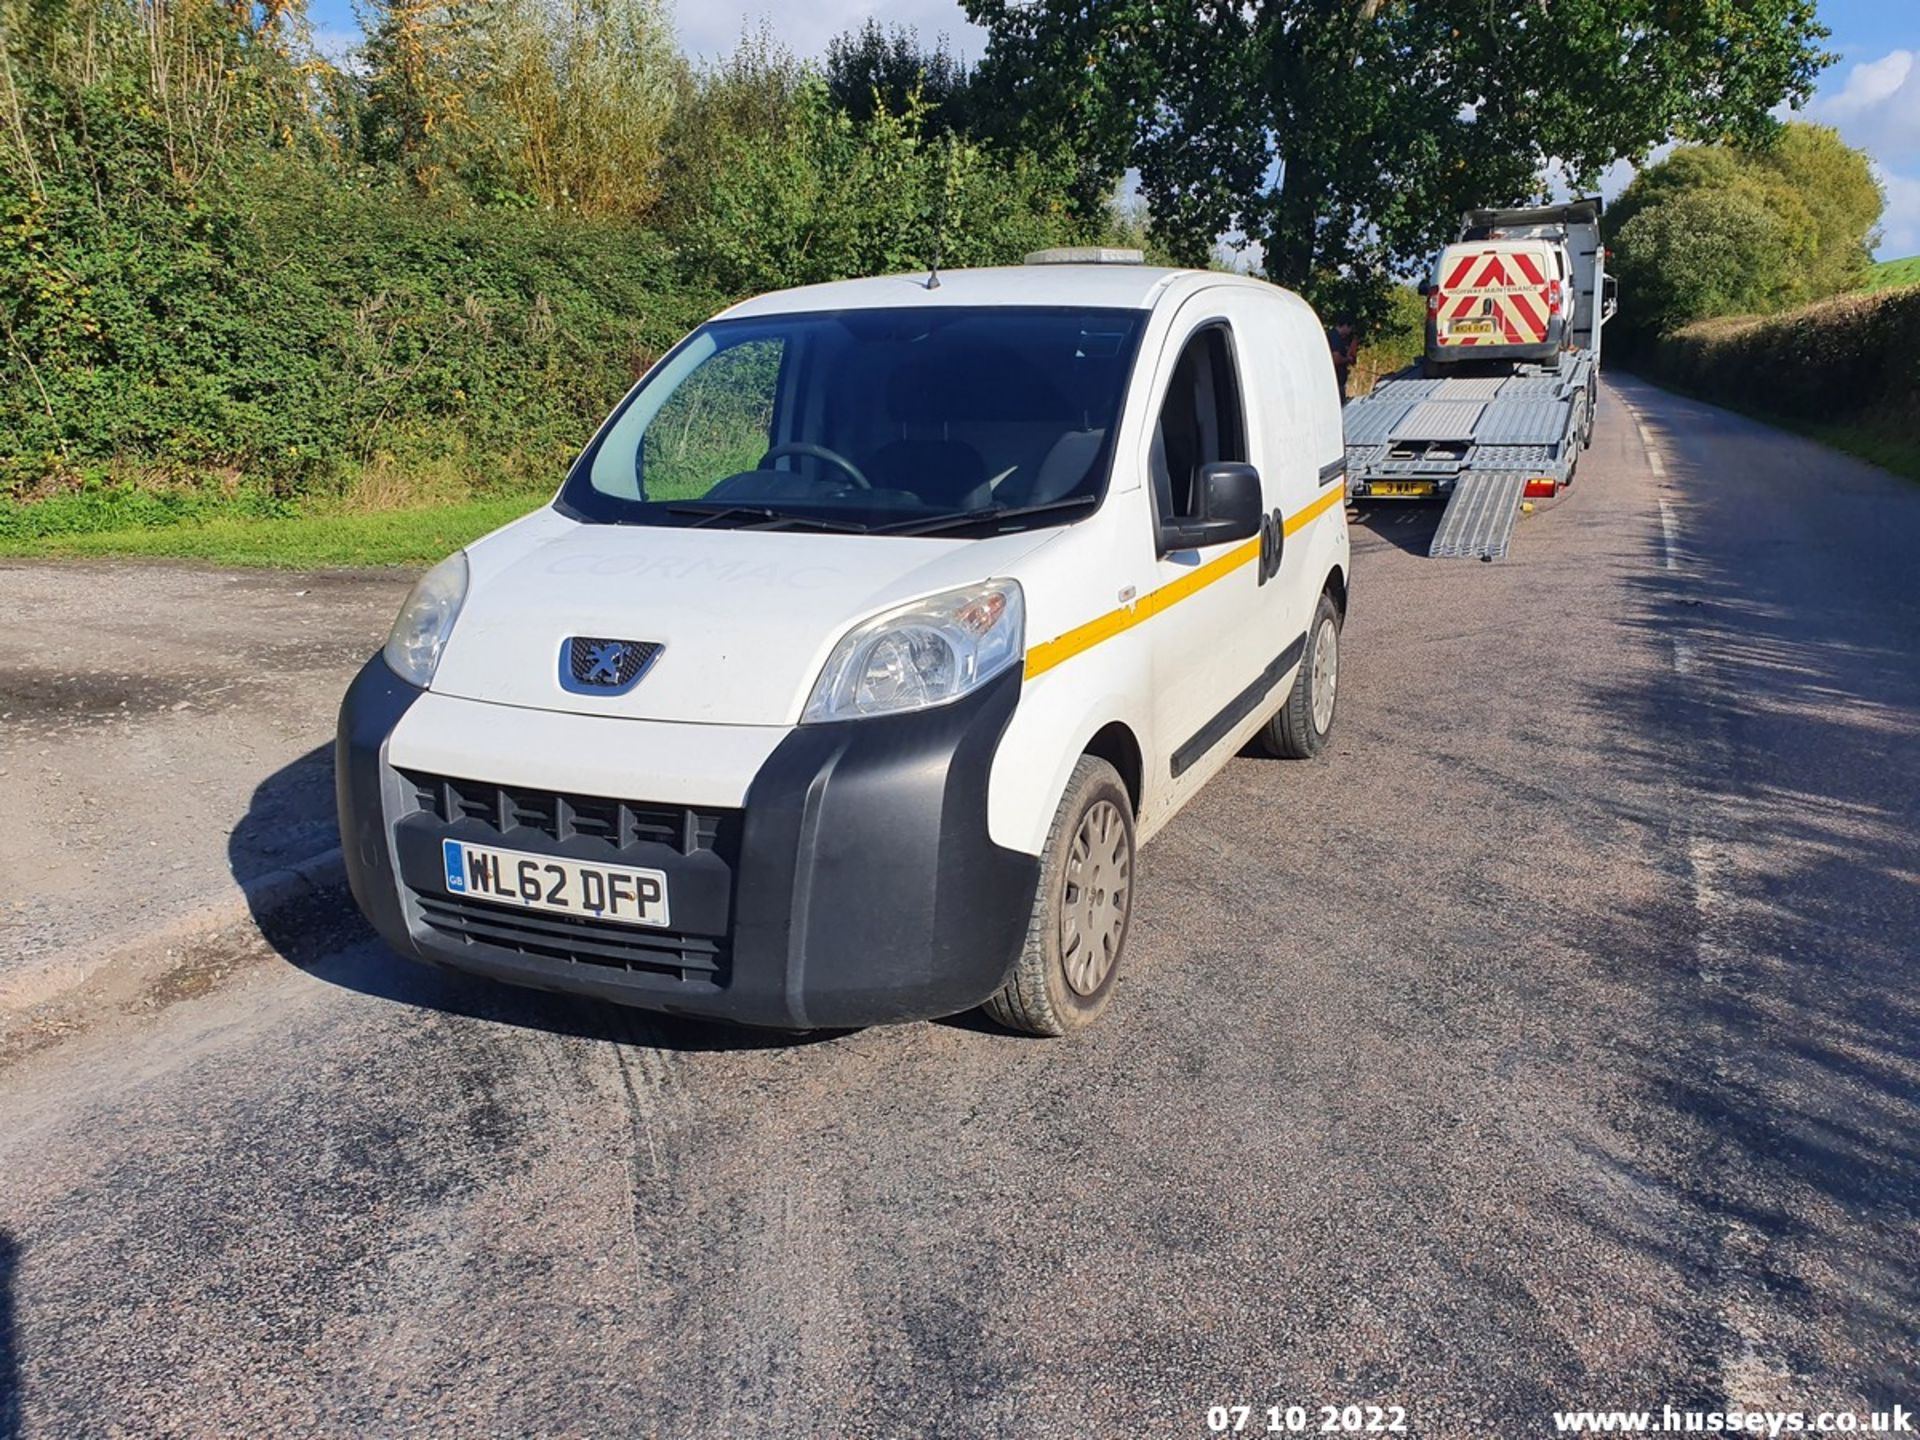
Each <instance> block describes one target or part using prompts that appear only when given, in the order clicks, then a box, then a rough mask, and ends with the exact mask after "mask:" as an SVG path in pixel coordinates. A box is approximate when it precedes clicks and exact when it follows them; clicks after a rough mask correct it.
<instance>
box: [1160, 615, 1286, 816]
mask: <svg viewBox="0 0 1920 1440" xmlns="http://www.w3.org/2000/svg"><path fill="white" fill-rule="evenodd" d="M1306 650H1307V637H1306V636H1305V635H1301V636H1299V637H1298V638H1296V639H1295V640H1294V642H1293V643H1292V644H1291V645H1289V646H1287V648H1286V649H1284V650H1282V651H1281V652H1280V655H1279V658H1278V659H1276V660H1275V661H1274V662H1273V663H1272V664H1271V665H1269V666H1267V668H1266V669H1264V670H1262V671H1261V672H1260V678H1259V679H1257V680H1255V681H1254V682H1253V684H1251V685H1249V686H1248V687H1247V688H1246V689H1244V690H1242V691H1241V692H1240V693H1239V694H1238V695H1236V696H1234V697H1233V699H1232V700H1230V701H1228V702H1227V708H1226V709H1224V710H1222V711H1221V712H1220V713H1219V714H1218V715H1216V716H1214V717H1213V718H1212V719H1211V720H1209V721H1207V723H1206V724H1204V725H1202V726H1201V727H1200V730H1199V733H1198V734H1196V735H1195V736H1194V737H1193V738H1192V739H1191V740H1189V741H1187V743H1186V744H1184V745H1182V746H1181V747H1180V748H1179V749H1178V750H1176V751H1174V752H1173V775H1174V778H1175V779H1176V780H1177V779H1179V778H1180V776H1181V775H1182V774H1183V773H1184V772H1185V771H1187V770H1188V769H1190V768H1191V767H1192V765H1193V763H1194V761H1196V760H1198V759H1199V758H1200V757H1201V756H1202V755H1205V754H1206V753H1207V752H1208V751H1209V750H1211V749H1212V748H1213V747H1214V746H1216V745H1218V744H1219V743H1220V742H1221V741H1222V740H1224V739H1226V738H1227V735H1228V733H1229V732H1231V731H1232V729H1233V727H1234V726H1236V725H1238V724H1239V723H1240V722H1241V721H1242V720H1244V719H1246V718H1247V716H1249V715H1251V714H1252V713H1253V712H1254V710H1255V709H1256V708H1257V707H1258V706H1259V704H1260V702H1261V701H1262V700H1264V699H1266V698H1267V696H1268V695H1270V694H1272V693H1273V687H1274V686H1276V685H1278V684H1279V683H1280V682H1281V681H1282V680H1284V679H1285V678H1286V676H1287V672H1288V671H1289V670H1291V669H1293V667H1294V666H1296V665H1298V664H1299V663H1300V657H1301V656H1302V655H1304V654H1305V653H1306Z"/></svg>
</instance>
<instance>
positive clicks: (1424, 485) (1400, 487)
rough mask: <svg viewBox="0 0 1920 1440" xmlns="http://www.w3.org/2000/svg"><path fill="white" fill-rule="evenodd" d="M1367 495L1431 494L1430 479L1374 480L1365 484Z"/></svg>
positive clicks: (1431, 483)
mask: <svg viewBox="0 0 1920 1440" xmlns="http://www.w3.org/2000/svg"><path fill="white" fill-rule="evenodd" d="M1367 493H1368V494H1369V495H1413V496H1420V495H1431V494H1433V482H1432V481H1431V480H1375V481H1373V482H1371V483H1370V484H1369V485H1368V486H1367Z"/></svg>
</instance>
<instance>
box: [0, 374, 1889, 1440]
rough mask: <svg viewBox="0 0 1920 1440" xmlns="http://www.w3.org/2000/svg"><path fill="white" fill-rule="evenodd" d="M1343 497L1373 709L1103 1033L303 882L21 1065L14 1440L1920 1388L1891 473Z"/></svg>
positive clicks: (1261, 779) (1251, 823)
mask: <svg viewBox="0 0 1920 1440" xmlns="http://www.w3.org/2000/svg"><path fill="white" fill-rule="evenodd" d="M1629 405H1631V406H1633V407H1636V408H1637V410H1638V412H1639V416H1640V419H1641V420H1642V421H1643V422H1644V429H1645V434H1644V436H1643V433H1642V429H1641V426H1640V425H1639V424H1637V423H1636V420H1635V417H1634V415H1633V414H1632V413H1630V411H1629V409H1628V406H1629ZM1650 449H1651V452H1652V454H1653V456H1654V457H1655V458H1654V459H1652V460H1650V459H1649V451H1650ZM1360 518H1361V521H1362V525H1361V528H1359V529H1357V530H1356V548H1357V559H1356V562H1355V570H1356V574H1355V579H1354V611H1353V615H1352V619H1351V623H1350V627H1349V629H1348V632H1347V637H1346V640H1347V643H1346V644H1345V645H1343V647H1342V650H1343V655H1344V658H1345V659H1346V662H1347V666H1346V674H1345V675H1344V676H1343V686H1342V698H1341V704H1342V715H1341V734H1340V739H1339V743H1338V744H1337V745H1336V746H1335V748H1334V752H1333V754H1332V755H1331V756H1330V757H1328V758H1326V759H1324V760H1323V761H1321V762H1318V763H1313V764H1306V765H1289V764H1285V763H1282V762H1277V761H1271V760H1267V759H1264V758H1259V757H1256V756H1253V755H1245V756H1242V757H1240V758H1237V759H1235V760H1234V761H1233V762H1232V763H1231V765H1230V766H1229V768H1228V769H1227V771H1226V772H1225V773H1224V774H1223V775H1222V776H1220V777H1219V778H1218V779H1216V780H1215V781H1214V782H1213V783H1212V785H1211V786H1210V787H1209V788H1208V790H1207V791H1206V792H1205V793H1204V794H1203V795H1202V796H1201V797H1200V799H1199V800H1198V801H1197V802H1195V803H1194V804H1193V805H1192V806H1191V807H1190V808H1189V809H1188V810H1187V811H1186V812H1184V813H1183V814H1182V815H1181V817H1180V818H1179V819H1178V820H1176V821H1175V822H1174V823H1173V824H1172V825H1171V826H1170V827H1169V828H1168V830H1167V831H1165V832H1164V833H1163V835H1162V836H1161V837H1160V838H1159V839H1157V840H1156V841H1155V842H1154V843H1153V844H1152V845H1151V846H1150V847H1149V848H1148V849H1147V851H1146V853H1145V856H1144V862H1143V879H1142V888H1141V892H1140V896H1139V903H1140V907H1141V908H1140V910H1139V911H1138V912H1137V913H1138V918H1137V920H1136V925H1135V929H1134V940H1133V944H1132V947H1131V950H1130V954H1129V957H1128V961H1127V971H1126V973H1125V974H1124V976H1123V978H1122V981H1121V988H1120V990H1119V993H1118V996H1117V998H1116V1001H1115V1003H1114V1005H1113V1007H1112V1009H1111V1010H1110V1011H1109V1013H1108V1016H1107V1018H1106V1020H1105V1021H1104V1023H1103V1024H1102V1026H1101V1027H1099V1028H1098V1029H1097V1030H1096V1031H1095V1032H1094V1033H1091V1034H1089V1035H1086V1036H1084V1037H1081V1038H1077V1039H1075V1040H1072V1041H1067V1042H1055V1043H1045V1042H1036V1041H1031V1040H1024V1039H1017V1038H1014V1037H1010V1036H1006V1035H1001V1034H998V1033H993V1032H991V1030H990V1029H989V1028H988V1027H986V1026H985V1025H984V1024H981V1023H979V1022H976V1021H974V1020H970V1019H965V1018H963V1019H961V1020H959V1021H956V1022H952V1023H946V1024H926V1025H912V1026H903V1027H895V1028H887V1029H878V1030H870V1031H865V1032H861V1033H856V1034H848V1035H838V1036H826V1037H818V1038H813V1039H811V1040H809V1041H806V1042H794V1041H790V1040H784V1039H779V1038H759V1037H755V1036H752V1035H745V1034H740V1033H735V1032H729V1031H726V1030H722V1029H716V1028H706V1027H695V1026H690V1025H685V1024H680V1023H672V1022H663V1021H659V1020H656V1019H652V1018H649V1017H646V1016H643V1015H639V1014H633V1013H627V1012H622V1011H617V1010H610V1009H604V1008H597V1007H594V1006H590V1005H585V1004H574V1003H570V1002H566V1001H563V1000H559V999H554V998H550V997H541V996H537V995H532V994H522V993H517V992H512V991H507V990H501V989H495V988H492V987H489V986H486V985H484V984H481V983H478V982H469V981H465V980H462V979H460V978H457V977H452V976H447V975H441V974H438V973H435V972H430V971H426V970H421V969H416V968H414V967H411V966H408V965H405V964H403V963H402V962H399V961H397V960H395V959H393V958H391V957H390V956H388V955H387V954H386V953H384V952H383V951H382V950H381V949H380V948H379V947H378V946H377V945H376V944H375V943H374V942H372V941H371V940H370V939H368V938H367V936H366V933H365V932H364V931H363V930H361V929H360V928H359V926H358V925H357V924H356V923H354V922H353V921H352V920H351V919H350V918H348V917H345V916H343V915H342V914H341V913H340V912H339V911H338V909H337V907H334V906H330V905H326V904H317V905H316V906H315V907H314V909H313V910H312V912H311V913H308V914H305V915H298V916H294V917H292V918H290V919H287V920H284V921H282V922H279V923H276V924H275V925H273V926H271V927H270V930H271V936H270V938H269V939H268V940H253V941H248V940H245V939H244V938H243V939H240V940H236V941H234V942H233V943H232V945H231V946H230V947H228V948H227V949H225V950H221V951H220V953H209V954H207V955H204V956H198V957H195V964H194V965H193V966H190V967H188V968H187V969H186V970H184V971H182V972H181V973H180V974H179V975H178V976H176V977H175V978H174V979H173V980H171V981H170V982H169V983H168V984H166V985H164V986H162V987H160V988H159V989H157V990H156V991H154V992H152V993H150V994H148V995H147V996H145V997H144V998H143V999H142V1000H141V1001H139V1002H138V1003H133V1004H127V1005H123V1006H119V1007H116V1008H114V1009H112V1010H111V1011H109V1012H103V1013H102V1014H100V1015H99V1016H97V1017H96V1019H95V1021H94V1023H93V1024H92V1025H91V1026H90V1028H87V1029H85V1030H84V1031H83V1032H81V1033H78V1034H75V1035H73V1036H72V1037H70V1038H67V1039H65V1040H64V1041H62V1042H61V1043H59V1044H57V1045H54V1046H52V1047H50V1048H46V1049H43V1050H41V1051H39V1052H38V1053H35V1054H32V1055H29V1056H27V1057H25V1058H23V1059H19V1060H17V1061H16V1062H14V1063H13V1064H12V1065H11V1067H10V1068H9V1069H7V1070H5V1071H0V1435H4V1434H5V1433H7V1431H8V1430H9V1428H15V1429H18V1430H20V1431H21V1432H22V1433H25V1434H30V1435H45V1436H65V1435H76V1434H98V1433H113V1432H120V1433H140V1434H169V1433H170V1434H183V1435H186V1434H192V1435H205V1434H251V1435H259V1434H268V1433H275V1434H287V1435H304V1434H396V1433H418V1434H461V1435H472V1434H500V1435H508V1434H513V1435H519V1434H542V1435H549V1434H550V1435H589V1434H594V1435H607V1434H631V1435H658V1436H696V1435H697V1436H758V1435H780V1436H792V1435H823V1436H826V1435H832V1436H839V1435H845V1436H872V1437H902V1436H915V1437H931V1436H956V1437H970V1436H983V1435H994V1436H1001V1435H1005V1436H1018V1437H1028V1436H1033V1437H1052V1436H1063V1437H1064V1436H1075V1437H1079V1436H1102V1437H1108V1436H1199V1435H1204V1434H1206V1433H1208V1432H1207V1429H1206V1424H1205V1414H1206V1410H1207V1407H1208V1406H1210V1405H1217V1404H1233V1403H1247V1404H1251V1405H1253V1406H1256V1407H1262V1408H1264V1407H1265V1406H1267V1405H1275V1404H1277V1405H1282V1406H1285V1405H1290V1404H1298V1405H1303V1406H1307V1407H1309V1408H1310V1409H1311V1408H1312V1407H1317V1406H1319V1405H1322V1404H1327V1405H1344V1404H1348V1403H1359V1404H1369V1403H1371V1404H1379V1405H1400V1406H1404V1407H1405V1408H1406V1411H1407V1415H1408V1433H1411V1434H1415V1435H1422V1436H1448V1437H1453V1436H1459V1437H1484V1436H1509V1435H1533V1434H1540V1433H1551V1431H1552V1424H1551V1421H1550V1418H1549V1416H1550V1412H1551V1411H1553V1410H1556V1409H1562V1408H1570V1407H1576V1406H1578V1407H1586V1406H1618V1405H1627V1406H1634V1407H1643V1406H1645V1407H1651V1408H1653V1409H1655V1410H1656V1411H1657V1410H1658V1408H1659V1406H1660V1405H1661V1404H1662V1403H1663V1402H1665V1403H1671V1404H1673V1405H1675V1406H1676V1407H1682V1408H1685V1407H1695V1408H1726V1407H1729V1406H1734V1407H1740V1408H1747V1407H1760V1408H1770V1409H1790V1408H1805V1409H1808V1410H1825V1409H1846V1408H1858V1409H1862V1410H1864V1409H1867V1408H1869V1407H1872V1408H1878V1409H1882V1410H1884V1409H1887V1408H1889V1407H1890V1406H1891V1405H1892V1404H1893V1403H1896V1402H1898V1403H1904V1404H1905V1405H1906V1406H1907V1408H1908V1409H1909V1410H1912V1409H1914V1408H1917V1407H1916V1402H1920V1359H1917V1358H1916V1357H1920V982H1917V981H1916V972H1915V969H1914V961H1915V959H1916V950H1920V946H1917V945H1916V936H1920V840H1916V824H1915V822H1916V818H1920V746H1917V745H1916V744H1915V743H1914V737H1915V736H1916V735H1917V734H1920V664H1916V659H1915V640H1914V637H1915V635H1916V633H1920V589H1917V588H1916V587H1915V585H1914V583H1913V582H1914V575H1915V562H1914V557H1915V556H1916V555H1920V489H1916V488H1915V487H1913V486H1911V485H1906V484H1903V483H1901V482H1898V481H1896V480H1893V479H1891V478H1890V477H1887V476H1885V475H1883V474H1881V473H1879V472H1877V471H1874V470H1871V469H1869V468H1867V467H1865V466H1862V465H1859V464H1856V463H1854V462H1851V461H1848V460H1845V459H1843V458H1840V457H1837V456H1835V455H1833V454H1831V453H1829V452H1827V451H1824V450H1822V449H1820V448H1818V447H1816V446H1814V445H1812V444H1809V443H1807V442H1803V441H1800V440H1797V439H1793V438H1790V437H1787V436H1783V435H1780V434H1778V433H1776V432H1772V431H1769V430H1766V429H1764V428H1762V427H1760V426H1757V425H1754V424H1751V423H1749V422H1746V421H1744V420H1740V419H1737V418H1734V417H1731V416H1728V415H1726V414H1725V413H1723V412H1719V411H1715V410H1711V409H1708V408H1706V407H1704V406H1699V405H1695V404H1692V403H1689V402H1684V401H1680V400H1676V399H1673V398H1671V397H1668V396H1664V395H1662V394H1660V393H1658V392H1655V391H1652V390H1650V389H1647V388H1645V387H1642V386H1640V385H1638V384H1635V383H1632V382H1629V381H1625V380H1621V381H1616V382H1614V384H1613V386H1612V388H1611V393H1610V394H1609V396H1608V397H1607V400H1606V401H1605V403H1604V404H1603V406H1602V410H1601V418H1600V427H1599V434H1598V438H1597V440H1596V442H1595V445H1594V448H1593V449H1592V450H1591V451H1590V452H1589V453H1588V455H1587V457H1586V459H1585V462H1584V464H1583V467H1582V471H1581V474H1580V479H1579V483H1578V484H1577V485H1576V486H1575V488H1574V489H1573V491H1572V492H1571V494H1570V495H1568V496H1567V497H1565V498H1564V499H1563V500H1561V501H1558V502H1555V503H1553V504H1551V505H1549V506H1546V507H1543V509H1542V512H1541V513H1539V514H1537V515H1535V516H1533V517H1531V518H1529V519H1528V520H1526V521H1525V522H1523V525H1522V527H1521V530H1520V533H1519V535H1518V537H1517V539H1516V542H1515V545H1514V550H1513V556H1512V558H1511V559H1510V560H1509V561H1507V562H1504V563H1501V564H1496V565H1474V564H1468V563H1459V562H1451V563H1449V562H1435V561H1429V560H1427V559H1426V558H1424V544H1425V537H1426V535H1427V534H1428V533H1430V530H1431V526H1432V523H1433V517H1432V516H1431V515H1430V514H1426V515H1423V514H1421V513H1419V512H1417V511H1410V510H1392V509H1388V510H1383V511H1381V512H1380V513H1378V514H1370V515H1363V516H1362V517H1360ZM101 583H102V584H117V583H119V582H118V581H116V580H114V579H113V578H112V577H111V575H110V574H108V575H106V576H105V578H103V580H102V582H101ZM261 583H265V582H261ZM274 583H279V584H284V585H286V586H288V587H293V588H298V586H299V585H300V584H301V583H302V582H300V581H298V580H296V579H291V578H289V579H285V580H283V581H279V582H274ZM354 613H356V614H357V613H358V612H357V611H355V612H354ZM209 623H214V622H211V621H210V622H209ZM356 623H360V622H356ZM375 638H377V630H368V631H367V632H366V633H358V632H348V633H343V634H342V635H341V637H340V639H341V643H342V644H343V645H349V646H351V644H352V643H354V642H357V643H358V644H359V645H361V646H364V647H367V648H370V646H371V643H372V641H373V640H374V639H375ZM326 718H327V717H324V716H320V717H316V722H315V724H316V730H315V736H316V739H315V743H317V738H318V735H319V734H320V733H323V732H324V729H325V724H326ZM301 763H304V762H301V761H300V760H298V759H295V760H293V761H290V762H289V768H294V769H297V767H298V766H299V765H300V764H301ZM259 780H260V786H261V792H260V793H262V794H263V795H267V796H271V797H273V803H274V804H275V805H280V806H285V805H286V804H288V803H289V802H288V801H287V799H286V796H287V794H288V791H287V789H286V787H285V786H284V785H278V784H276V781H275V778H274V776H271V775H262V776H260V777H259ZM3 783H6V782H4V781H0V784H3ZM7 793H8V794H9V796H11V794H12V792H11V791H9V792H7ZM276 813H278V812H276ZM295 818H297V817H295ZM306 818H307V819H308V820H311V819H312V817H306ZM239 823H240V824H241V825H244V824H246V823H247V822H246V821H244V820H242V821H241V822H239ZM255 823H258V822H257V819H256V822H255ZM276 823H277V822H276ZM286 823H294V821H293V820H291V819H290V820H289V821H287V822H286ZM216 948H217V947H216ZM1263 1418H1264V1417H1262V1416H1259V1415H1256V1417H1255V1420H1254V1425H1255V1427H1256V1429H1257V1428H1258V1427H1259V1426H1260V1425H1261V1424H1262V1423H1263ZM1314 1420H1315V1424H1316V1425H1317V1423H1318V1414H1317V1411H1316V1412H1314Z"/></svg>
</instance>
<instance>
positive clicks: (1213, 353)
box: [1149, 324, 1247, 520]
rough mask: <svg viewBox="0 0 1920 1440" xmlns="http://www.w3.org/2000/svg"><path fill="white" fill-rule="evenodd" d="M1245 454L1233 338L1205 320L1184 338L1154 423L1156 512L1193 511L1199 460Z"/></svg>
mask: <svg viewBox="0 0 1920 1440" xmlns="http://www.w3.org/2000/svg"><path fill="white" fill-rule="evenodd" d="M1246 458H1247V421H1246V412H1245V410H1244V409H1243V408H1242V406H1241V402H1240V378H1239V375H1238V374H1237V373H1236V371H1235V369H1234V364H1233V344H1232V339H1231V337H1230V335H1229V334H1228V331H1227V327H1226V326H1225V325H1224V324H1222V325H1209V326H1207V327H1206V329H1204V330H1202V331H1200V332H1199V333H1198V334H1196V335H1195V336H1194V337H1193V338H1192V339H1191V340H1189V341H1187V348H1186V349H1185V350H1183V351H1182V352H1181V354H1180V361H1179V363H1178V364H1177V365H1175V366H1174V367H1173V379H1172V380H1171V381H1170V382H1169V383H1168V385H1167V398H1166V399H1165V400H1164V401H1162V402H1161V405H1160V418H1159V420H1158V421H1156V422H1155V424H1154V427H1153V449H1152V452H1151V456H1150V459H1149V464H1150V468H1151V470H1152V475H1153V496H1154V504H1155V507H1156V508H1157V509H1158V511H1159V514H1160V517H1161V518H1162V519H1164V520H1172V519H1175V518H1178V517H1180V516H1187V515H1192V514H1193V513H1194V501H1193V479H1194V475H1195V473H1196V472H1197V471H1198V470H1199V469H1200V467H1201V466H1202V465H1210V464H1213V463H1214V462H1215V461H1219V460H1241V461H1244V460H1245V459H1246Z"/></svg>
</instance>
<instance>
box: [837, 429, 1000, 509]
mask: <svg viewBox="0 0 1920 1440" xmlns="http://www.w3.org/2000/svg"><path fill="white" fill-rule="evenodd" d="M860 468H861V469H862V470H863V471H865V472H866V476H867V478H868V479H869V480H871V481H872V482H873V488H874V489H876V490H904V491H906V492H907V493H908V494H909V495H915V496H918V497H919V499H920V500H921V501H922V502H923V503H925V504H926V505H929V506H932V507H934V508H935V509H941V510H980V509H984V508H985V507H986V506H988V505H990V504H992V503H993V491H992V489H991V488H989V486H988V485H987V462H986V461H985V460H984V459H982V458H981V456H980V452H979V451H978V450H976V449H974V448H973V446H971V445H969V444H967V443H966V442H965V441H963V440H894V441H890V442H889V443H887V444H885V445H882V446H881V447H880V448H879V449H878V450H876V451H874V452H873V453H872V454H871V455H869V456H868V457H867V458H866V459H865V460H864V461H862V462H861V465H860Z"/></svg>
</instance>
